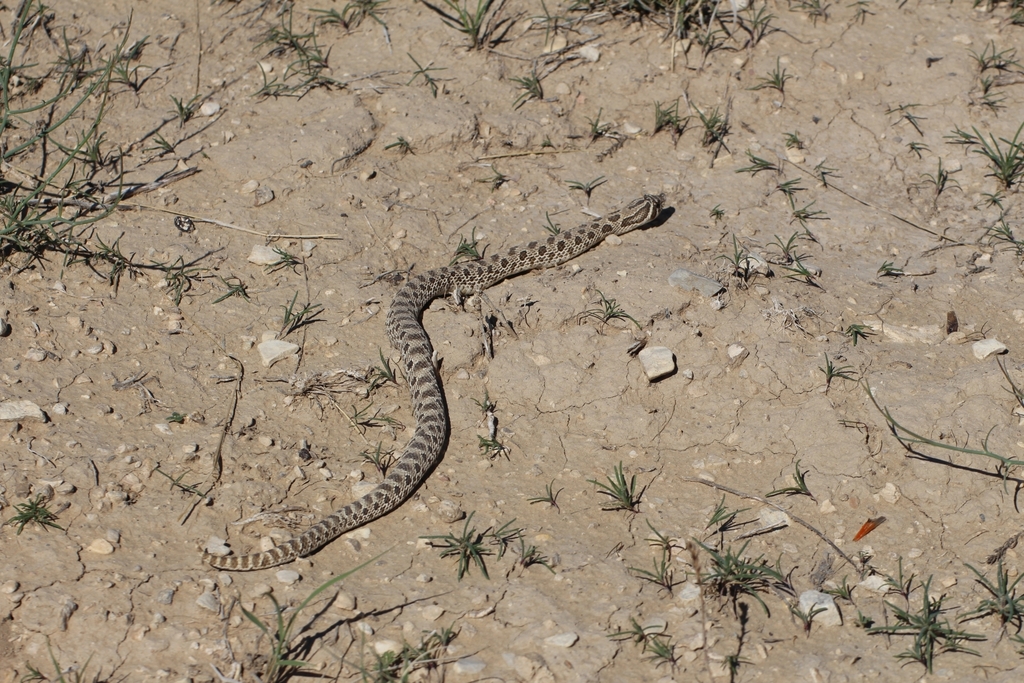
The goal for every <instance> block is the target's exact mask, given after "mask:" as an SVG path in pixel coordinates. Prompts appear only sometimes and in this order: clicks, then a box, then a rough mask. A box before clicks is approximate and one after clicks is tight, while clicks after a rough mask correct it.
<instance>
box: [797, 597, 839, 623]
mask: <svg viewBox="0 0 1024 683" xmlns="http://www.w3.org/2000/svg"><path fill="white" fill-rule="evenodd" d="M800 611H801V612H803V613H804V614H808V615H809V614H810V613H811V612H812V611H818V612H817V614H815V615H814V616H813V617H812V621H811V623H812V624H816V625H818V626H842V625H843V617H842V616H840V614H839V608H838V607H836V601H835V599H834V598H833V597H832V596H831V595H829V594H828V593H822V592H820V591H804V592H803V593H801V594H800Z"/></svg>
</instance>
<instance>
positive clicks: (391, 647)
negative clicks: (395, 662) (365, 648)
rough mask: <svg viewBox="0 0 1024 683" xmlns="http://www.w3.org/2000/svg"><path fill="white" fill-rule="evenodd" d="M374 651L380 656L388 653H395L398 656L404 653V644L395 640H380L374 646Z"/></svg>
mask: <svg viewBox="0 0 1024 683" xmlns="http://www.w3.org/2000/svg"><path fill="white" fill-rule="evenodd" d="M373 651H374V652H376V653H377V654H379V655H382V654H384V653H386V652H394V653H395V654H398V653H399V652H401V651H402V644H401V643H399V642H397V641H394V640H378V641H377V642H376V643H374V644H373Z"/></svg>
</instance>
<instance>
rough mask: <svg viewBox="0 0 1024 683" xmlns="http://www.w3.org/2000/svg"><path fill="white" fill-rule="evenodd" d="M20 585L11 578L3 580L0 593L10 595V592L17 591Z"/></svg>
mask: <svg viewBox="0 0 1024 683" xmlns="http://www.w3.org/2000/svg"><path fill="white" fill-rule="evenodd" d="M20 587H21V584H19V583H18V582H17V581H14V580H13V579H12V580H10V581H5V582H4V584H3V585H2V586H0V593H4V594H6V595H10V594H11V593H14V592H15V591H17V590H18V589H19V588H20Z"/></svg>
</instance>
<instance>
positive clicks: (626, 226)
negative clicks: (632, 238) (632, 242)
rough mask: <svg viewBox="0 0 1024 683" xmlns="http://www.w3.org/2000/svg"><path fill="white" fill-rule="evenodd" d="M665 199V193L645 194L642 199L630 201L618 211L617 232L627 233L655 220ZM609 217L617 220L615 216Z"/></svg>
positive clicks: (619, 233)
mask: <svg viewBox="0 0 1024 683" xmlns="http://www.w3.org/2000/svg"><path fill="white" fill-rule="evenodd" d="M664 201H665V195H663V194H658V195H653V194H645V195H644V196H643V197H641V198H640V199H636V200H634V201H632V202H630V203H629V205H627V206H626V207H624V208H623V209H622V210H621V211H619V212H618V213H619V219H618V221H617V228H616V230H615V234H617V235H622V234H625V233H627V232H629V231H630V230H635V229H636V228H639V227H640V226H641V225H646V224H647V223H650V222H651V221H653V220H654V219H655V218H657V217H658V215H659V214H660V213H661V205H662V203H664ZM607 219H610V220H615V219H614V217H613V216H608V217H607Z"/></svg>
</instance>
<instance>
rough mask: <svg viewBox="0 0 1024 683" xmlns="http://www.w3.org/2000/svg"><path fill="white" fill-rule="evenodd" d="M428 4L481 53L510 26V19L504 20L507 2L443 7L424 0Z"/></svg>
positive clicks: (450, 0) (449, 1) (465, 1)
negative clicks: (503, 10) (504, 9)
mask: <svg viewBox="0 0 1024 683" xmlns="http://www.w3.org/2000/svg"><path fill="white" fill-rule="evenodd" d="M420 1H421V2H422V3H423V4H424V5H426V6H427V7H429V8H430V9H431V10H433V11H434V12H436V13H437V14H438V15H439V16H440V17H441V21H443V22H444V23H445V25H447V26H449V27H451V28H453V29H455V30H456V31H458V32H459V33H461V34H462V35H464V36H465V37H466V40H467V41H468V42H469V48H470V49H471V50H478V49H481V48H483V47H486V46H487V45H489V44H491V43H493V42H494V41H495V40H496V39H498V38H499V37H500V35H502V34H503V33H504V32H505V31H507V28H504V30H503V27H507V26H509V24H510V20H509V19H505V18H502V17H501V11H502V9H503V8H504V6H505V2H504V0H476V6H475V7H474V6H473V5H471V4H470V2H471V0H462V1H461V2H458V1H457V0H441V3H442V5H443V8H442V7H440V6H438V5H434V4H431V3H429V2H427V1H426V0H420Z"/></svg>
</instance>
